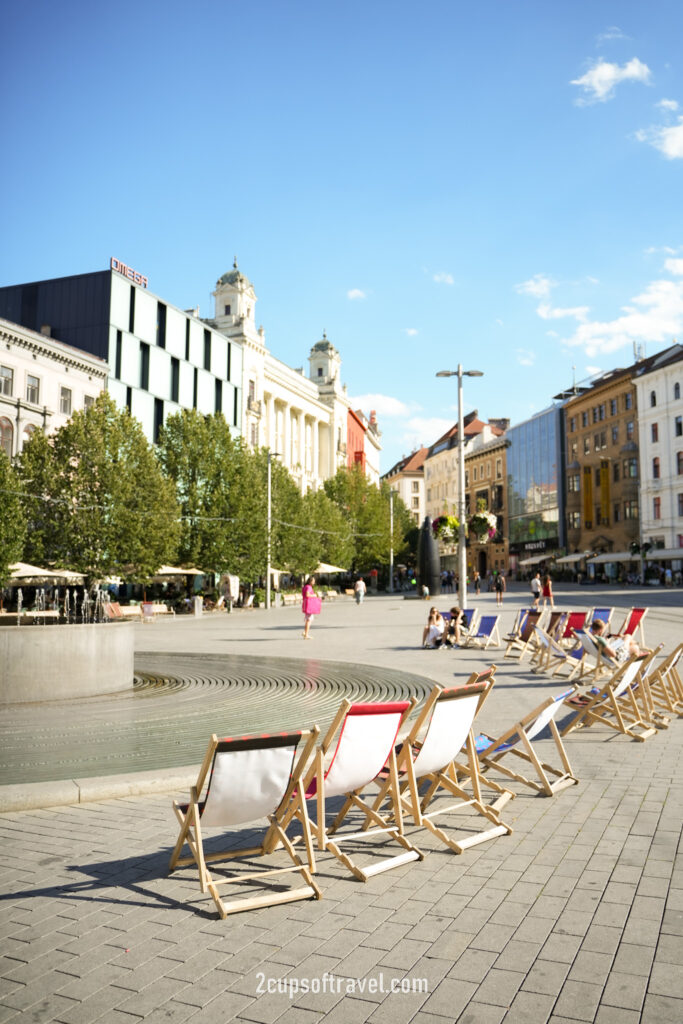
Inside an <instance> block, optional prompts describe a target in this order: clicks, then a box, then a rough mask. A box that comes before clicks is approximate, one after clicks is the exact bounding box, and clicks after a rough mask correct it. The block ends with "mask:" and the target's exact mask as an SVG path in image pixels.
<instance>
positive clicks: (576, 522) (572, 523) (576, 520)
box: [568, 512, 581, 530]
mask: <svg viewBox="0 0 683 1024" xmlns="http://www.w3.org/2000/svg"><path fill="white" fill-rule="evenodd" d="M568 518H569V529H570V530H580V529H581V513H580V512H570V513H569V517H568Z"/></svg>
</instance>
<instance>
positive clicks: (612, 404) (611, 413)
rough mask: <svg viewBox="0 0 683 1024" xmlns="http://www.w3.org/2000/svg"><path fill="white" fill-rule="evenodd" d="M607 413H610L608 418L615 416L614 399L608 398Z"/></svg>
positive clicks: (615, 404)
mask: <svg viewBox="0 0 683 1024" xmlns="http://www.w3.org/2000/svg"><path fill="white" fill-rule="evenodd" d="M609 413H610V416H616V414H617V400H616V398H610V402H609Z"/></svg>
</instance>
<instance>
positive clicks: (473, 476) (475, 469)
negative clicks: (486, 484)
mask: <svg viewBox="0 0 683 1024" xmlns="http://www.w3.org/2000/svg"><path fill="white" fill-rule="evenodd" d="M472 479H473V480H476V479H477V467H476V466H473V467H472Z"/></svg>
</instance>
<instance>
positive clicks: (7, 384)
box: [0, 366, 14, 398]
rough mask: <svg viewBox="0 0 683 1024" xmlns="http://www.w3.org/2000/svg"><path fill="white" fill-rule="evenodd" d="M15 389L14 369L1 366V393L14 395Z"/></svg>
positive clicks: (9, 395)
mask: <svg viewBox="0 0 683 1024" xmlns="http://www.w3.org/2000/svg"><path fill="white" fill-rule="evenodd" d="M13 391H14V370H11V369H10V368H9V366H0V395H7V396H8V397H9V398H11V397H12V392H13Z"/></svg>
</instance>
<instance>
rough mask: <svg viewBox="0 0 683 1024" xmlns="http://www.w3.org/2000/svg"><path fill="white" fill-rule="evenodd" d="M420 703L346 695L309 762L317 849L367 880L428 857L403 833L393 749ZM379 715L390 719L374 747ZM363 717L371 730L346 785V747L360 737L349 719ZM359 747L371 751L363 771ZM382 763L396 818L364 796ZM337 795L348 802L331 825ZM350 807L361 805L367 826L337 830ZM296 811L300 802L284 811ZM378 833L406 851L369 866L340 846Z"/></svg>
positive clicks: (308, 783)
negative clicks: (329, 809)
mask: <svg viewBox="0 0 683 1024" xmlns="http://www.w3.org/2000/svg"><path fill="white" fill-rule="evenodd" d="M416 704H417V700H416V699H415V698H414V697H413V698H411V699H410V700H406V701H394V702H386V703H381V702H376V703H366V704H353V703H352V702H351V701H349V700H344V701H342V703H341V706H340V708H339V710H338V712H337V714H336V715H335V717H334V720H333V722H332V724H331V725H330V727H329V729H328V730H327V733H326V734H325V737H324V739H323V740H322V742H321V743H319V744H318V747H317V749H316V752H315V758H314V761H313V764H312V765H311V766H310V767H309V769H308V771H307V773H306V776H305V782H304V788H305V794H306V798H307V799H309V800H315V802H316V805H317V815H316V822H315V825H313V826H312V827H313V829H314V833H315V836H316V838H317V842H318V849H319V850H330V851H331V852H332V853H333V854H334V856H335V857H336V858H337V859H338V860H339V861H341V863H342V864H344V866H345V867H346V868H348V870H349V871H350V872H351V874H352V875H353V876H354V877H355V878H358V879H359V880H360V881H362V882H367V880H368V879H369V878H371V877H372V876H373V875H377V874H380V873H381V872H383V871H390V870H391V869H392V868H396V867H400V866H401V865H402V864H407V863H409V862H410V861H413V860H423V859H424V854H423V853H422V852H421V850H418V849H417V847H416V846H414V844H413V843H411V842H410V840H409V839H407V838H406V836H405V835H404V827H403V816H402V813H401V802H400V800H399V784H398V770H397V767H396V750H395V746H396V739H397V737H398V734H399V732H400V730H401V729H402V728H403V726H404V725H405V722H406V720H407V718H408V716H409V715H410V713H411V711H412V710H413V708H414V707H415V705H416ZM380 716H384V718H385V719H386V721H385V722H384V723H381V727H382V729H383V735H382V736H381V737H380V738H379V739H378V741H377V742H376V744H375V747H374V749H373V747H372V744H371V741H372V730H371V726H372V725H375V731H376V729H377V725H379V724H380V721H379V719H380ZM361 718H366V719H367V721H366V722H365V723H364V729H365V732H366V733H367V735H366V737H365V742H364V745H363V746H362V747H359V746H356V747H355V753H352V755H351V756H353V757H354V758H355V765H354V769H353V772H352V774H355V778H354V780H353V783H352V788H345V782H344V777H345V775H346V777H347V778H348V777H349V772H348V764H349V756H350V755H349V753H348V749H347V748H350V749H351V750H352V751H354V744H355V743H357V739H356V740H354V738H353V735H352V733H353V725H352V726H351V727H349V725H348V723H349V722H350V721H351V722H353V723H354V724H355V725H356V726H358V724H359V723H360V720H361ZM357 731H358V730H357ZM335 741H336V746H335V747H334V753H333V755H332V760H331V761H330V763H329V765H327V767H326V764H325V762H326V759H327V755H328V754H329V752H330V751H331V750H332V748H333V744H334V743H335ZM361 749H362V750H363V751H364V752H365V753H366V754H367V758H366V764H365V766H364V768H365V771H363V766H361V768H360V769H359V767H358V763H357V762H358V755H359V752H360V750H361ZM382 769H386V770H387V772H388V775H389V780H390V794H391V802H392V803H391V810H392V812H393V815H394V823H393V824H391V823H389V820H388V818H386V817H382V816H381V815H380V814H378V813H377V811H375V810H374V809H373V807H372V806H371V805H370V804H369V803H368V802H367V801H366V800H363V798H362V795H361V794H362V793H363V791H364V790H365V789H367V788H368V786H369V785H370V783H372V782H373V781H374V779H375V777H376V776H377V775H378V774H379V773H380V772H381V771H382ZM335 796H343V797H344V803H343V805H342V807H341V809H340V810H339V812H338V813H337V814H336V815H335V818H334V820H333V821H332V823H331V824H330V825H329V826H328V825H327V824H326V818H327V801H328V800H329V799H331V798H332V797H335ZM352 810H359V811H361V812H362V813H363V820H364V826H363V827H361V828H360V829H359V830H357V831H354V832H351V833H348V832H347V833H344V834H342V835H339V834H338V830H339V829H340V827H341V826H342V824H343V823H344V820H345V819H346V817H347V815H348V814H349V813H350V812H351V811H352ZM295 813H298V811H297V809H296V808H293V809H292V810H291V811H290V812H288V814H287V815H286V816H285V822H287V821H288V820H289V818H290V817H291V816H292V815H293V814H295ZM369 820H371V821H372V823H373V825H374V826H375V827H374V828H371V829H370V828H368V827H367V823H368V821H369ZM376 836H384V837H386V838H388V839H390V840H392V841H393V842H395V843H398V844H399V846H401V847H402V848H403V852H402V853H399V854H395V855H393V856H391V857H384V858H383V859H382V860H380V861H375V862H374V863H371V864H369V865H367V866H365V867H360V866H359V865H358V864H356V862H355V861H354V860H353V859H352V857H351V856H350V855H349V854H347V853H346V852H345V851H343V850H342V849H341V844H342V843H347V842H349V841H356V842H361V841H362V842H365V840H367V839H373V838H375V837H376ZM332 837H334V838H332Z"/></svg>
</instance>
